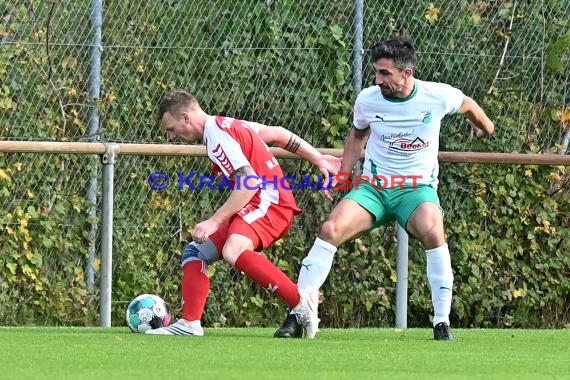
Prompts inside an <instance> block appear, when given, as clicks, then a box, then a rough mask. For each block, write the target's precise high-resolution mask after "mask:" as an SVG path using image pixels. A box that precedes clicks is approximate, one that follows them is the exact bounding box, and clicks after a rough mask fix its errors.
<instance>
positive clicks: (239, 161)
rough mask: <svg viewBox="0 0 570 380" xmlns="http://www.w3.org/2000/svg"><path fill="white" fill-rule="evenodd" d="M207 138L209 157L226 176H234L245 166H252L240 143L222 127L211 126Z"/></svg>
mask: <svg viewBox="0 0 570 380" xmlns="http://www.w3.org/2000/svg"><path fill="white" fill-rule="evenodd" d="M206 138H207V146H208V149H207V150H208V157H209V158H210V160H212V162H214V163H215V164H216V165H218V166H219V167H220V169H221V170H222V172H223V173H224V175H225V176H226V177H230V176H232V175H233V174H234V173H235V172H236V170H238V169H239V168H241V167H243V166H251V163H250V162H249V161H248V159H247V158H246V157H245V155H244V154H243V151H242V149H241V146H240V145H239V143H238V142H237V141H236V140H235V139H234V138H233V137H232V136H230V135H229V134H228V133H226V132H224V131H223V130H222V129H220V128H217V127H214V128H211V129H210V130H209V131H208V135H207V136H206Z"/></svg>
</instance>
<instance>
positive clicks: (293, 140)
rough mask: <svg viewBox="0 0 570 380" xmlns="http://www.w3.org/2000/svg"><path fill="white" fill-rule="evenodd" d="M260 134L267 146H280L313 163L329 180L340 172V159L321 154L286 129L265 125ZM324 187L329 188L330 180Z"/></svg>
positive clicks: (259, 131) (260, 129)
mask: <svg viewBox="0 0 570 380" xmlns="http://www.w3.org/2000/svg"><path fill="white" fill-rule="evenodd" d="M258 134H259V137H261V139H262V140H263V141H264V142H265V143H266V144H270V145H275V146H278V147H280V148H283V149H285V150H287V151H289V152H291V153H295V154H297V155H298V156H300V157H303V158H304V159H306V160H307V161H309V162H311V163H312V164H313V165H315V166H316V167H317V168H319V170H320V172H321V173H322V174H323V176H324V177H325V178H327V179H328V178H329V176H331V175H335V174H337V173H338V172H339V170H340V163H341V159H340V158H338V157H334V156H330V155H326V154H321V153H320V152H319V151H318V150H317V149H316V148H315V147H313V146H312V145H311V144H309V143H308V142H307V141H305V140H303V139H302V138H301V137H299V136H297V135H296V134H294V133H293V132H291V131H289V130H288V129H286V128H283V127H270V126H266V125H263V126H261V127H260V128H259V130H258ZM323 185H324V187H328V180H325V182H324V183H323ZM333 185H334V183H333ZM325 196H326V195H325ZM327 198H328V197H327Z"/></svg>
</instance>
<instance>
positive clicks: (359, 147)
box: [340, 128, 370, 174]
mask: <svg viewBox="0 0 570 380" xmlns="http://www.w3.org/2000/svg"><path fill="white" fill-rule="evenodd" d="M369 136H370V128H367V129H365V130H359V129H356V128H352V129H351V130H350V133H349V135H348V138H347V139H346V143H345V144H344V153H343V155H342V165H341V167H340V172H341V173H349V174H350V173H352V169H353V168H354V165H356V162H357V161H358V159H359V158H360V157H361V156H362V151H363V150H364V147H365V146H366V142H367V141H368V137H369Z"/></svg>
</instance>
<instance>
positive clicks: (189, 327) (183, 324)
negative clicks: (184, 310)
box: [145, 318, 204, 336]
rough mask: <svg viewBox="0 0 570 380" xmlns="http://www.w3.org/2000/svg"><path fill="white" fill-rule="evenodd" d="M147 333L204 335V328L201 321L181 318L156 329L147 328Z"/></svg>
mask: <svg viewBox="0 0 570 380" xmlns="http://www.w3.org/2000/svg"><path fill="white" fill-rule="evenodd" d="M145 334H152V335H193V336H204V329H203V328H202V326H201V325H200V321H192V322H190V321H187V320H185V319H182V318H181V319H179V320H177V321H176V322H174V323H173V324H171V325H170V326H166V327H161V328H158V329H154V330H147V331H145Z"/></svg>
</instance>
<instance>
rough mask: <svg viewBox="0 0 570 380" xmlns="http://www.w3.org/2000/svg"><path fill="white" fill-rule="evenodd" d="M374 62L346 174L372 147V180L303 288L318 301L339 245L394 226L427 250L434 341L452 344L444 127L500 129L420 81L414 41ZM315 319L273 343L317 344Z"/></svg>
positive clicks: (318, 243) (387, 48) (442, 87)
mask: <svg viewBox="0 0 570 380" xmlns="http://www.w3.org/2000/svg"><path fill="white" fill-rule="evenodd" d="M372 61H373V65H374V70H375V86H372V87H369V88H366V89H364V90H363V91H362V92H361V93H360V94H359V96H358V98H357V99H356V103H355V105H354V123H353V124H354V125H353V128H352V130H351V131H350V134H349V136H348V139H347V141H346V144H345V149H344V154H343V160H342V166H341V170H340V171H341V172H346V173H350V172H352V169H353V168H354V166H355V164H356V162H357V160H358V159H359V157H360V155H361V152H362V149H364V147H365V146H366V150H365V161H364V172H363V174H364V175H365V176H367V177H368V178H371V179H372V178H374V180H372V181H370V182H368V183H366V184H359V185H358V186H354V187H353V188H352V190H351V191H350V192H349V193H348V194H347V195H346V196H345V197H344V198H343V199H342V200H341V201H340V202H339V203H338V205H337V206H336V207H335V208H334V209H333V211H332V212H331V213H330V215H329V216H328V219H327V221H326V222H325V223H324V224H323V226H322V227H321V231H320V234H319V236H318V238H317V239H316V240H315V242H314V244H313V247H312V248H311V250H310V251H309V254H308V255H307V256H306V257H305V258H304V259H303V263H302V264H303V265H302V266H301V270H300V273H299V280H298V286H299V288H300V289H304V290H305V291H306V292H307V293H308V294H313V296H314V297H318V289H319V288H320V287H321V285H322V284H323V283H324V282H325V280H326V278H327V276H328V273H329V271H330V268H331V265H332V261H333V257H334V254H335V252H336V250H337V247H338V246H339V245H340V244H342V243H344V242H346V241H347V240H349V239H351V238H353V237H355V236H357V235H359V234H360V233H362V232H365V231H367V230H370V229H371V228H373V227H377V226H380V225H383V224H387V223H389V222H391V221H393V220H396V221H397V222H398V223H399V224H400V225H401V226H402V227H403V228H405V229H406V231H407V232H408V233H409V234H410V235H411V236H412V237H414V238H417V239H418V240H420V241H421V242H422V244H423V246H424V248H425V250H426V255H427V277H428V280H429V284H430V288H431V293H432V302H433V308H434V317H433V327H434V339H436V340H453V339H454V337H453V334H452V333H451V330H450V327H449V313H450V309H451V296H452V287H453V272H452V269H451V259H450V254H449V249H448V246H447V243H446V241H445V234H444V227H443V213H442V210H441V207H440V203H439V198H438V195H437V175H438V166H439V165H438V160H437V156H438V149H439V131H440V126H441V120H442V118H443V117H444V116H445V115H447V114H453V113H461V114H464V115H465V116H466V117H467V123H468V124H469V125H470V126H471V128H473V129H474V131H475V133H476V135H477V137H479V138H483V137H487V136H490V135H491V134H492V133H493V131H494V125H493V122H492V121H491V120H490V119H489V118H488V117H487V115H486V114H485V112H484V111H483V110H482V109H481V107H480V106H479V105H478V104H477V103H476V102H475V101H474V100H473V99H471V98H470V97H468V96H466V95H464V94H463V92H462V91H461V90H458V89H456V88H454V87H452V86H449V85H447V84H443V83H434V82H425V81H421V80H419V79H416V78H415V77H414V70H415V66H416V54H415V49H414V46H413V45H412V43H411V42H409V41H407V40H405V39H403V38H395V39H391V40H389V41H384V42H381V43H379V44H378V45H376V46H375V47H374V49H373V52H372ZM292 313H294V311H293V312H292ZM310 320H311V324H308V325H307V326H299V325H295V324H296V320H295V318H291V316H288V317H287V319H286V321H285V323H284V324H283V326H282V327H281V328H280V329H279V330H277V331H276V333H275V336H276V337H294V336H299V335H300V334H298V331H299V329H300V328H301V327H302V329H303V330H305V333H306V335H307V336H308V337H309V338H312V337H314V334H315V332H316V331H318V321H319V320H318V316H317V313H316V312H315V315H314V316H313V317H312V318H311V319H310Z"/></svg>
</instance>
